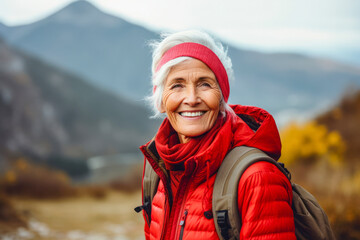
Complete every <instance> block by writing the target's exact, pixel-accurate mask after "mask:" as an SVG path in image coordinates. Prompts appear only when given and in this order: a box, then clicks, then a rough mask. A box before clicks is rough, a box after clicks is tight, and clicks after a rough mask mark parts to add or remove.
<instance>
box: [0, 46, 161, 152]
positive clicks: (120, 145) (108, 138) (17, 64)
mask: <svg viewBox="0 0 360 240" xmlns="http://www.w3.org/2000/svg"><path fill="white" fill-rule="evenodd" d="M0 116H1V118H0V136H1V138H0V159H1V156H4V155H12V154H16V155H19V154H20V155H21V154H22V155H24V154H25V156H35V157H38V158H46V157H47V156H49V155H59V156H66V157H72V158H74V157H81V158H83V157H89V156H94V155H104V154H114V153H119V152H134V151H137V148H138V146H139V145H140V144H143V143H144V142H145V141H146V140H148V139H149V138H151V137H152V135H153V134H154V132H155V129H156V127H157V123H156V122H155V121H152V120H149V116H150V112H149V111H148V110H147V109H146V108H145V107H143V106H140V105H139V104H137V103H134V102H132V101H130V100H125V99H122V98H120V97H119V96H115V95H113V94H110V93H109V92H108V91H105V90H101V89H98V88H97V87H94V86H92V85H91V84H89V83H88V81H85V80H84V79H82V78H80V77H78V76H76V75H74V74H71V73H68V72H66V71H64V70H61V69H59V68H56V67H54V66H51V65H49V64H46V63H44V62H43V61H41V60H38V59H36V58H34V57H31V56H28V55H26V54H23V53H22V52H21V51H15V50H14V49H12V48H11V47H9V46H7V45H6V44H5V43H4V42H3V41H0Z"/></svg>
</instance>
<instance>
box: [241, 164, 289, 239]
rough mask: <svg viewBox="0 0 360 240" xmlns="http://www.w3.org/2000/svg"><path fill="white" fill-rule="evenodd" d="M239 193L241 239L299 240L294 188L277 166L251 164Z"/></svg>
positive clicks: (243, 177) (245, 173)
mask: <svg viewBox="0 0 360 240" xmlns="http://www.w3.org/2000/svg"><path fill="white" fill-rule="evenodd" d="M238 193H239V195H238V206H239V213H240V216H241V218H242V227H241V232H240V239H241V240H247V239H251V240H265V239H266V240H271V239H274V240H275V239H276V240H281V239H283V240H285V239H286V240H292V239H294V240H295V239H296V237H295V224H294V215H293V211H292V209H291V203H292V190H291V185H290V182H289V181H288V179H287V178H286V177H285V176H284V174H282V173H281V172H280V170H279V169H278V168H277V167H276V166H275V165H273V164H271V163H268V162H258V163H255V164H253V165H251V166H250V167H249V168H248V169H247V170H246V171H245V172H244V174H243V175H242V177H241V179H240V182H239V189H238Z"/></svg>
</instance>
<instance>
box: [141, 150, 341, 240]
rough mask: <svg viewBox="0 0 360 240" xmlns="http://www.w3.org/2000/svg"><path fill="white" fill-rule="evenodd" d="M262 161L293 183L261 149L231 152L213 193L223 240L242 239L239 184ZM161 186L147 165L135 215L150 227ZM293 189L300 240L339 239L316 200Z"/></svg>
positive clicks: (297, 232) (215, 210)
mask: <svg viewBox="0 0 360 240" xmlns="http://www.w3.org/2000/svg"><path fill="white" fill-rule="evenodd" d="M259 161H267V162H270V163H272V164H274V165H275V166H277V167H278V168H279V170H280V171H281V172H282V173H284V174H285V176H286V177H287V178H288V179H289V181H290V179H291V176H290V173H289V172H288V171H287V169H286V168H285V167H284V166H283V164H281V163H278V162H276V161H275V160H274V159H272V158H271V157H269V156H268V155H266V154H265V153H264V152H262V151H260V150H259V149H256V148H250V147H245V146H240V147H236V148H234V149H233V150H231V151H230V152H229V153H228V154H227V156H226V157H225V159H224V160H223V162H222V164H221V166H220V168H219V170H218V172H217V175H216V179H215V183H214V190H213V199H212V206H213V209H212V213H213V217H214V222H215V227H216V231H217V233H218V236H219V238H220V239H224V240H226V239H239V236H240V229H241V219H240V216H239V212H238V207H237V190H238V184H239V181H240V178H241V175H242V174H243V173H244V172H245V170H246V169H247V168H248V167H249V166H250V165H252V164H254V163H256V162H259ZM158 183H159V177H158V176H157V174H156V173H155V171H154V170H153V169H152V167H151V166H150V164H149V163H148V162H147V161H146V165H145V171H144V178H143V205H142V206H140V207H136V208H135V211H136V212H140V211H141V210H144V211H146V213H147V214H145V216H146V217H147V219H146V221H147V222H148V224H150V220H151V202H152V198H153V197H154V195H155V193H156V191H157V186H158ZM291 186H292V191H293V203H292V209H293V212H294V219H295V235H296V238H297V239H299V240H305V239H306V240H312V239H316V240H332V239H335V236H334V234H333V232H332V230H331V227H330V223H329V220H328V217H327V216H326V214H325V212H324V210H323V209H322V208H321V207H320V205H319V203H318V201H317V200H316V199H315V198H314V196H313V195H311V194H310V193H309V192H308V191H306V190H305V189H304V188H303V187H301V186H299V185H297V184H295V183H291Z"/></svg>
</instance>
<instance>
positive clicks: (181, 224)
mask: <svg viewBox="0 0 360 240" xmlns="http://www.w3.org/2000/svg"><path fill="white" fill-rule="evenodd" d="M187 214H188V210H185V211H184V215H183V216H182V217H181V220H180V226H183V225H184V224H185V220H186V216H187Z"/></svg>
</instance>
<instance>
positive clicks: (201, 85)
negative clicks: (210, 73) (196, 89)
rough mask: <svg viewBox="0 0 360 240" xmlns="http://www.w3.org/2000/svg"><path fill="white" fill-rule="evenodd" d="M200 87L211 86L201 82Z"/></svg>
mask: <svg viewBox="0 0 360 240" xmlns="http://www.w3.org/2000/svg"><path fill="white" fill-rule="evenodd" d="M200 87H211V85H210V83H207V82H203V83H201V84H200Z"/></svg>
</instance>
